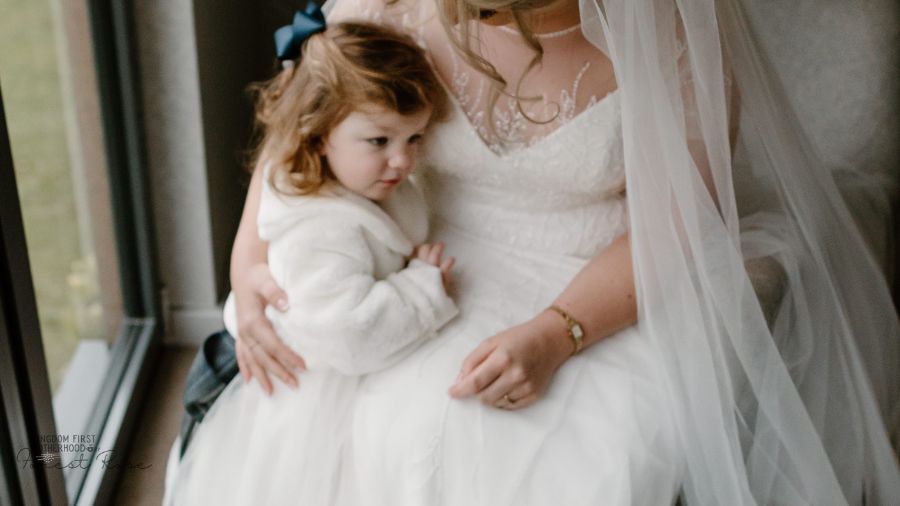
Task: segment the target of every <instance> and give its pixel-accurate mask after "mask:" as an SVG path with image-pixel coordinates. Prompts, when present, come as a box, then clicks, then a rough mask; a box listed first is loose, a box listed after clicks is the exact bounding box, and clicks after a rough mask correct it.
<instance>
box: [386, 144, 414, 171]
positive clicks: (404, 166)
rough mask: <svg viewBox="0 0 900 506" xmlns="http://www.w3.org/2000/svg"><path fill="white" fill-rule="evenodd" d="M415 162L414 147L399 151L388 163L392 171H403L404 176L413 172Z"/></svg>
mask: <svg viewBox="0 0 900 506" xmlns="http://www.w3.org/2000/svg"><path fill="white" fill-rule="evenodd" d="M414 161H415V151H414V149H413V148H412V147H409V146H408V147H404V148H401V149H399V150H398V151H397V152H396V153H394V155H393V156H392V157H391V158H390V160H389V161H388V165H390V167H391V168H392V169H395V170H398V171H403V173H404V174H406V173H407V172H409V171H410V170H412V166H413V163H414Z"/></svg>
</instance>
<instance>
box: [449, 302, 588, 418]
mask: <svg viewBox="0 0 900 506" xmlns="http://www.w3.org/2000/svg"><path fill="white" fill-rule="evenodd" d="M573 351H574V348H573V344H572V341H571V340H570V339H569V337H568V333H567V331H566V326H565V322H563V320H562V319H560V318H559V316H558V315H556V314H554V313H550V312H549V311H544V312H542V313H541V314H539V315H538V316H536V317H534V318H532V319H531V320H530V321H528V322H525V323H523V324H521V325H516V326H515V327H512V328H510V329H507V330H504V331H503V332H501V333H499V334H496V335H494V336H492V337H489V338H488V339H485V340H484V341H483V342H482V343H481V344H480V345H479V346H478V347H477V348H475V351H473V352H472V353H470V354H469V356H468V357H466V359H465V361H464V362H463V365H462V370H461V371H460V373H459V377H458V378H457V380H456V383H455V384H454V385H453V386H452V387H451V388H450V395H452V396H453V397H457V398H460V397H468V396H470V395H477V396H478V399H479V400H481V402H483V403H484V404H486V405H489V406H494V407H499V408H504V409H519V408H524V407H526V406H529V405H531V404H533V403H534V402H535V401H536V400H538V399H539V398H540V397H541V396H542V395H543V394H544V392H545V391H546V390H547V386H548V385H549V384H550V380H551V379H552V378H553V374H554V373H555V372H556V370H557V369H558V368H559V366H560V365H562V364H563V362H565V361H566V359H567V358H569V356H571V354H572V352H573Z"/></svg>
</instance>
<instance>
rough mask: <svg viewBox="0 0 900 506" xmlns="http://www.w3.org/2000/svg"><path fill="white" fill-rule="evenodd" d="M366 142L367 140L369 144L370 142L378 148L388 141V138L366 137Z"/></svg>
mask: <svg viewBox="0 0 900 506" xmlns="http://www.w3.org/2000/svg"><path fill="white" fill-rule="evenodd" d="M366 142H368V143H369V144H371V145H373V146H376V147H379V148H380V147H382V146H385V145H386V144H387V143H388V138H387V137H372V138H371V139H366Z"/></svg>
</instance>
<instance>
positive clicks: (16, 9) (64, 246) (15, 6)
mask: <svg viewBox="0 0 900 506" xmlns="http://www.w3.org/2000/svg"><path fill="white" fill-rule="evenodd" d="M86 3H87V2H70V1H67V0H0V82H2V86H3V99H4V106H5V108H6V115H7V118H6V119H7V125H8V128H9V135H10V142H11V145H12V152H13V163H14V165H15V169H16V179H17V185H18V191H19V198H20V200H21V202H22V216H23V220H24V222H25V234H26V238H27V245H28V254H29V259H30V262H31V271H32V277H33V280H34V285H35V286H34V289H35V294H36V298H37V303H38V313H39V317H40V324H41V333H42V335H43V340H44V350H45V354H46V360H47V369H48V373H49V376H50V384H51V388H52V391H53V404H54V412H55V413H54V414H55V417H56V425H57V431H58V434H55V435H54V434H47V435H42V442H44V443H46V444H47V445H48V448H52V445H53V444H56V443H60V448H61V449H62V450H64V454H63V458H64V459H65V458H66V457H67V456H69V457H71V458H77V455H78V451H79V450H80V449H81V447H80V445H81V444H83V443H85V442H90V441H94V442H96V436H98V435H94V434H86V433H85V428H86V424H87V421H88V419H89V417H90V415H91V414H92V412H93V409H94V405H95V402H96V398H97V393H98V392H99V390H100V387H101V386H102V383H103V381H104V379H105V376H106V372H107V367H108V364H109V362H110V358H111V350H112V346H113V345H114V344H115V343H114V341H115V336H116V332H117V329H118V328H119V326H120V323H121V320H122V314H121V313H122V312H121V297H120V292H119V280H118V272H119V269H118V265H117V262H116V257H115V242H114V237H113V233H112V219H111V209H110V198H109V187H108V180H107V167H106V160H105V153H104V148H103V138H102V133H101V119H100V109H99V100H98V97H97V91H96V90H97V86H96V75H95V72H94V69H95V65H94V61H93V54H92V49H91V40H90V29H89V26H90V25H89V23H88V18H87V12H86V10H85V9H86V5H85V4H86ZM45 438H46V439H45ZM66 450H74V451H68V452H66ZM88 458H90V456H89V455H88Z"/></svg>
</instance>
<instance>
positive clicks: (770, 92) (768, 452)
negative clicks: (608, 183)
mask: <svg viewBox="0 0 900 506" xmlns="http://www.w3.org/2000/svg"><path fill="white" fill-rule="evenodd" d="M581 9H582V23H583V29H584V32H585V34H586V35H587V36H588V37H589V38H590V39H591V40H592V41H593V42H595V43H596V44H597V46H598V47H601V48H603V49H604V50H605V51H607V53H608V54H609V55H610V58H611V59H612V61H613V65H614V68H615V71H616V75H617V79H618V83H619V89H620V90H621V91H620V93H621V101H622V115H623V138H624V142H625V166H626V168H627V170H626V174H627V187H628V201H629V204H630V223H631V230H632V235H631V240H632V249H633V257H634V264H635V273H636V277H637V285H638V286H637V289H638V292H639V303H640V309H639V311H640V321H641V325H642V328H643V329H644V330H645V332H644V333H643V334H642V335H644V336H646V337H647V338H648V340H649V341H651V343H652V345H653V346H655V347H657V348H658V349H659V350H660V353H661V354H662V355H663V356H664V357H666V360H665V366H666V369H665V377H666V381H665V387H666V390H667V397H669V398H670V399H672V401H673V403H674V404H675V405H676V412H675V413H676V418H675V424H676V431H677V433H678V439H679V441H680V444H681V450H682V454H683V456H684V459H685V464H686V471H687V472H686V477H685V481H684V492H685V496H686V499H687V500H688V502H689V503H696V504H753V503H763V504H838V503H850V504H862V503H866V504H891V503H892V502H894V501H896V500H897V497H900V474H898V471H897V464H896V460H895V457H894V455H893V453H892V451H891V446H890V444H889V432H891V431H893V432H896V430H897V422H898V419H897V401H898V381H897V379H896V376H895V374H896V372H895V371H897V366H898V357H900V352H898V345H900V336H898V327H897V318H896V313H895V311H894V308H893V305H892V303H891V299H890V295H889V291H888V289H887V285H886V283H885V281H884V278H883V275H882V273H881V272H880V271H879V269H878V266H877V265H876V262H875V261H874V259H873V256H872V254H871V253H870V252H869V251H868V250H867V249H866V246H865V243H864V241H863V239H862V236H861V235H860V233H859V232H858V230H857V229H856V227H855V226H854V223H853V221H852V219H851V216H850V214H849V212H848V210H847V208H846V206H845V204H844V202H843V200H842V198H841V196H840V194H839V192H838V189H837V187H836V185H835V182H834V178H833V177H832V175H831V173H830V172H829V171H828V170H827V168H826V167H825V165H824V164H823V163H821V161H819V159H818V157H817V156H816V153H815V152H814V151H813V149H812V147H811V145H810V143H809V142H808V140H807V139H806V138H805V137H804V132H803V129H802V127H801V125H799V124H798V123H797V122H796V120H795V119H794V117H793V116H792V114H791V112H790V109H789V108H788V107H787V106H786V100H785V99H784V97H783V96H782V94H781V92H780V90H779V88H778V86H777V81H776V79H774V77H773V76H772V75H770V74H769V73H767V70H766V66H765V64H764V61H763V60H762V58H761V57H760V55H759V54H758V52H757V50H756V48H755V46H754V43H753V33H752V31H751V30H750V28H749V27H748V26H747V24H746V21H745V20H744V16H743V13H742V10H741V6H740V2H738V1H736V0H721V1H715V2H713V1H700V0H698V1H688V0H684V1H676V2H672V1H648V2H627V1H612V0H610V1H602V0H597V1H594V0H582V2H581ZM680 46H684V47H686V54H680V52H679V50H678V49H677V48H679V47H680ZM723 62H730V63H731V64H730V68H731V69H732V71H733V73H734V79H735V83H736V85H737V89H738V91H739V93H740V97H741V104H742V107H741V108H740V138H739V142H740V146H742V147H743V149H746V159H747V160H748V161H749V164H748V166H746V167H740V166H737V165H734V164H732V150H731V147H730V142H729V129H728V125H729V119H730V118H731V119H732V120H733V119H734V114H733V113H732V114H731V116H729V108H728V105H727V100H726V95H725V90H726V88H727V83H726V79H725V76H726V74H727V73H728V71H727V70H726V69H727V67H726V66H724V65H723ZM686 76H689V77H687V78H686ZM698 142H699V144H698ZM698 145H699V146H700V147H701V148H702V149H696V147H697V146H698ZM742 170H744V171H749V177H748V175H747V174H740V171H742ZM859 177H860V178H863V177H864V176H863V175H862V174H860V175H859ZM738 178H740V179H738ZM736 180H741V181H744V182H745V183H744V184H746V182H750V184H751V186H754V188H750V189H748V188H738V187H737V186H736V184H735V181H736ZM748 190H749V191H748ZM742 198H747V201H751V202H752V204H753V205H752V208H753V210H754V212H753V213H752V214H748V213H746V212H745V211H744V208H742V204H743V203H744V200H742ZM748 207H749V206H748ZM748 260H763V263H768V269H769V270H770V271H771V272H775V273H778V274H776V276H775V277H776V278H779V279H780V286H779V290H777V291H776V292H775V293H776V294H778V295H780V301H779V302H778V303H777V304H776V305H774V307H772V308H771V309H772V310H770V311H766V309H767V308H766V306H767V304H769V303H770V302H771V301H767V300H762V301H761V300H760V299H759V298H758V296H757V294H756V292H755V291H754V286H753V284H752V283H751V278H750V276H748V269H747V267H746V265H752V264H753V262H749V263H748ZM751 273H752V269H751ZM767 313H768V316H769V319H768V321H767V319H766V315H767ZM885 423H887V428H886V425H885Z"/></svg>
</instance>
